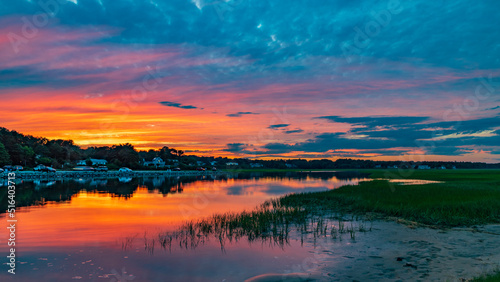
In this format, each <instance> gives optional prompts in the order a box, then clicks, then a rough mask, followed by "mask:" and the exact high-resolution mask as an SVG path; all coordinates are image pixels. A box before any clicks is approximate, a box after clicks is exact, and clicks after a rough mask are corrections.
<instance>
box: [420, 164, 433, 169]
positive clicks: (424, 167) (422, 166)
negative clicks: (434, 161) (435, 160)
mask: <svg viewBox="0 0 500 282" xmlns="http://www.w3.org/2000/svg"><path fill="white" fill-rule="evenodd" d="M418 169H431V167H430V166H428V165H419V166H418Z"/></svg>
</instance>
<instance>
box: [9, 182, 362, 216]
mask: <svg viewBox="0 0 500 282" xmlns="http://www.w3.org/2000/svg"><path fill="white" fill-rule="evenodd" d="M333 176H336V177H337V178H339V179H351V178H359V177H360V176H362V175H361V174H359V173H340V174H339V173H331V172H314V173H295V172H284V173H262V172H260V173H239V174H217V175H210V174H208V175H199V176H181V177H179V176H171V177H166V176H157V177H142V178H126V179H124V178H119V179H117V178H81V179H63V180H54V179H45V180H34V181H22V183H18V184H17V185H16V190H17V193H16V206H17V207H26V206H41V205H45V204H47V203H49V202H51V203H63V202H69V201H71V198H72V197H73V196H74V195H76V194H78V193H79V192H80V191H87V192H91V193H108V194H110V195H111V197H119V198H124V199H128V198H130V197H132V196H133V194H134V192H135V191H136V190H137V189H138V188H146V189H148V191H151V192H155V191H156V192H158V193H161V194H163V195H164V196H167V195H168V194H172V193H182V191H183V189H184V186H185V185H186V184H189V183H194V182H216V181H222V182H227V181H228V180H229V179H235V178H236V179H259V178H266V179H269V178H272V179H273V180H278V181H279V180H301V179H306V178H309V179H321V180H328V179H330V178H331V177H333ZM6 185H7V183H3V182H2V183H0V186H6ZM1 191H2V192H0V208H1V213H3V212H5V211H6V209H7V189H1Z"/></svg>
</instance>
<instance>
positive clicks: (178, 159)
mask: <svg viewBox="0 0 500 282" xmlns="http://www.w3.org/2000/svg"><path fill="white" fill-rule="evenodd" d="M156 157H160V158H162V159H163V160H164V161H167V162H168V163H171V164H173V165H174V166H178V167H180V168H181V169H188V168H190V167H192V166H198V164H199V163H202V164H203V166H211V165H212V163H214V166H218V167H225V166H226V163H227V162H237V163H238V166H237V167H238V168H240V169H246V168H252V167H255V164H261V165H262V167H263V168H275V169H287V168H297V169H343V168H360V169H362V168H378V167H380V168H387V167H394V166H396V167H398V168H411V167H414V166H416V165H429V166H430V167H442V166H444V167H446V168H453V167H456V168H500V164H486V163H472V162H422V163H414V162H401V161H373V160H358V159H338V160H336V161H332V160H329V159H321V160H305V159H287V160H285V159H275V160H251V159H246V158H237V159H229V158H227V157H225V158H222V157H204V156H195V155H186V154H185V152H184V151H183V150H177V149H175V148H169V147H167V146H165V147H163V148H160V149H157V150H152V149H151V150H148V151H138V150H136V149H135V148H134V146H133V145H132V144H128V143H127V144H119V145H113V146H101V147H96V146H93V147H88V148H81V147H80V146H78V145H76V144H75V143H74V142H73V141H72V140H62V139H55V140H49V139H47V138H43V137H34V136H31V135H24V134H21V133H19V132H17V131H14V130H12V131H11V130H8V129H6V128H2V127H0V166H5V165H21V166H25V167H34V166H36V165H38V164H43V165H47V166H52V167H54V168H69V167H73V166H75V164H76V162H77V161H80V160H88V159H90V158H95V159H105V160H107V161H108V166H109V167H110V168H118V167H122V166H126V167H130V168H134V169H135V168H140V167H141V161H142V160H146V161H151V160H153V159H154V158H156Z"/></svg>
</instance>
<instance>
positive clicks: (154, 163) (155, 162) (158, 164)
mask: <svg viewBox="0 0 500 282" xmlns="http://www.w3.org/2000/svg"><path fill="white" fill-rule="evenodd" d="M142 165H143V166H154V167H156V168H159V167H160V168H161V167H165V161H164V160H163V159H162V158H159V157H156V158H154V159H153V160H152V161H150V162H146V161H144V160H143V162H142Z"/></svg>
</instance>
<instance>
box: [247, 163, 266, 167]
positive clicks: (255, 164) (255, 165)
mask: <svg viewBox="0 0 500 282" xmlns="http://www.w3.org/2000/svg"><path fill="white" fill-rule="evenodd" d="M250 167H251V168H259V167H264V165H263V164H260V163H251V164H250Z"/></svg>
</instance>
